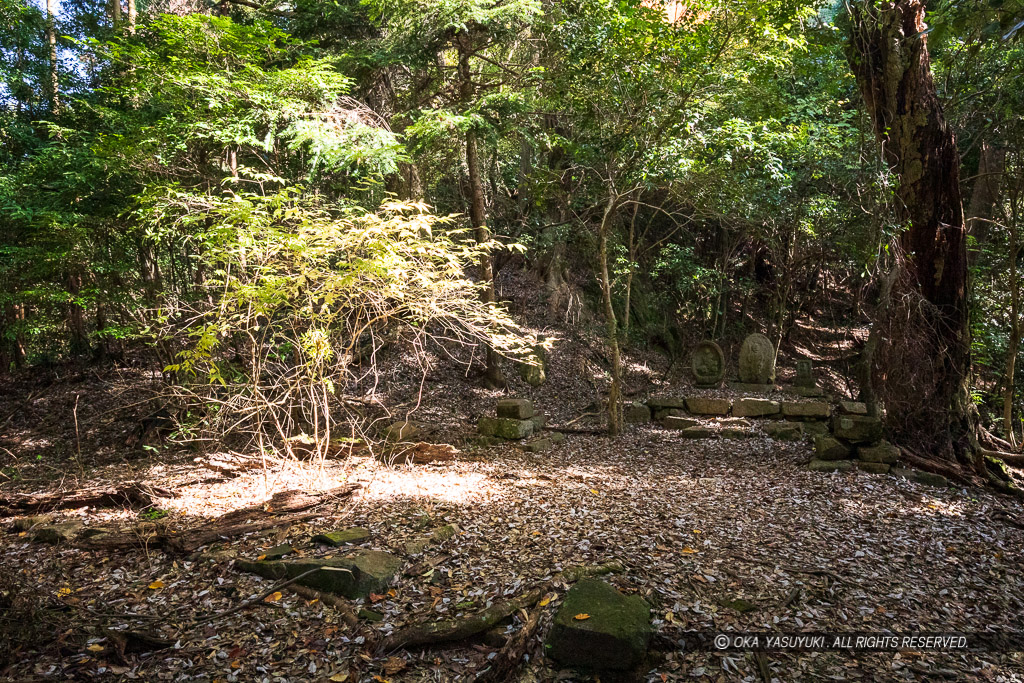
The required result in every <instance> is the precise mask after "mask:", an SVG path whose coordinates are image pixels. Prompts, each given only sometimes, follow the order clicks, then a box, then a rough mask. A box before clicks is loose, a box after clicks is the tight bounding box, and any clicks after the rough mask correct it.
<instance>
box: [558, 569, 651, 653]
mask: <svg viewBox="0 0 1024 683" xmlns="http://www.w3.org/2000/svg"><path fill="white" fill-rule="evenodd" d="M581 615H586V617H585V618H581V619H580V618H577V617H580V616H581ZM650 619H651V608H650V606H649V605H648V604H647V603H646V602H644V600H643V599H642V598H641V597H639V596H637V595H630V596H626V595H623V594H622V593H620V592H619V591H617V590H616V589H615V588H614V587H612V586H611V585H609V584H607V583H605V582H604V581H598V580H596V579H583V580H582V581H579V582H577V583H576V585H574V586H573V587H572V588H570V589H569V592H568V593H566V595H565V602H563V603H562V606H561V607H560V608H559V609H558V613H557V614H555V619H554V623H553V624H552V626H551V631H550V633H549V634H548V638H547V641H546V642H545V645H544V648H545V651H546V652H547V654H548V656H550V657H551V658H552V659H554V660H555V661H557V662H559V663H560V664H562V665H563V666H567V667H573V668H580V669H589V670H618V671H626V670H629V669H633V668H635V667H637V666H639V664H640V663H641V662H642V661H643V658H644V655H645V654H646V653H647V645H648V643H649V642H650V639H651V625H650Z"/></svg>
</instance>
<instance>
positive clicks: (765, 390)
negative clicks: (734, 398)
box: [729, 382, 778, 394]
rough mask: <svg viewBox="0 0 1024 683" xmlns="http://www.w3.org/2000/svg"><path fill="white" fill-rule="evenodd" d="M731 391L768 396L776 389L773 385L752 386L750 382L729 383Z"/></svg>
mask: <svg viewBox="0 0 1024 683" xmlns="http://www.w3.org/2000/svg"><path fill="white" fill-rule="evenodd" d="M729 388H730V389H732V390H733V391H745V392H747V393H750V394H770V393H772V392H773V391H776V390H777V389H778V387H777V386H775V385H774V384H753V383H751V382H729Z"/></svg>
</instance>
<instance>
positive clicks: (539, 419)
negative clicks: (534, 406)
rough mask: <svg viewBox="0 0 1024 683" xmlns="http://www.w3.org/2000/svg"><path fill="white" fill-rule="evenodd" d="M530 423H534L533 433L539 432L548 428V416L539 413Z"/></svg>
mask: <svg viewBox="0 0 1024 683" xmlns="http://www.w3.org/2000/svg"><path fill="white" fill-rule="evenodd" d="M530 422H532V423H533V431H535V432H539V431H540V430H542V429H544V427H546V426H547V424H548V416H547V415H545V414H544V413H537V414H536V415H534V416H533V417H531V418H530Z"/></svg>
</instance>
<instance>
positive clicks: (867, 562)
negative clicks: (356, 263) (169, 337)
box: [0, 426, 1024, 681]
mask: <svg viewBox="0 0 1024 683" xmlns="http://www.w3.org/2000/svg"><path fill="white" fill-rule="evenodd" d="M809 457H810V452H809V449H808V447H807V446H806V445H803V444H783V443H776V442H773V441H771V440H769V439H751V440H744V441H686V440H681V439H679V438H678V437H677V436H676V435H674V434H673V433H672V432H670V431H665V430H662V429H660V428H658V427H656V426H645V427H640V428H634V429H632V430H630V431H629V432H628V433H627V434H626V435H624V436H622V437H620V438H618V439H615V440H609V439H607V438H604V437H600V436H583V435H572V436H570V437H569V439H568V440H567V442H565V443H564V444H562V445H560V446H558V447H556V449H555V450H554V451H552V452H550V453H546V454H539V455H531V454H526V453H523V452H521V451H520V450H518V449H516V448H514V447H511V446H508V447H499V448H495V449H491V450H488V451H487V452H486V453H484V454H482V455H479V456H476V457H465V458H460V459H457V460H455V461H452V462H446V463H437V464H431V465H407V466H401V467H394V468H390V467H387V466H385V465H383V464H381V463H379V461H377V460H375V459H372V458H368V457H364V458H355V457H350V458H348V459H346V460H339V461H327V462H326V463H325V465H324V467H323V468H322V469H320V468H312V467H310V466H308V465H306V466H300V465H297V464H295V463H288V462H284V461H277V460H271V461H268V463H267V469H265V470H263V469H259V470H252V471H248V472H243V473H241V474H240V475H239V476H206V477H202V478H197V476H196V472H195V470H196V466H195V463H194V456H191V455H186V454H183V453H179V454H178V455H177V456H174V455H169V454H163V455H161V457H159V458H155V457H153V458H148V459H146V460H143V461H136V462H134V463H133V465H132V467H131V468H128V469H130V470H131V472H130V476H132V477H133V478H136V479H142V480H145V481H146V482H148V483H151V484H155V485H160V486H163V487H166V488H169V489H172V490H174V491H176V492H177V493H178V494H179V495H178V496H177V497H175V498H168V499H162V500H160V501H159V506H160V508H161V509H162V510H166V511H167V512H168V513H169V514H168V517H166V518H165V520H164V521H165V522H167V523H173V524H175V525H179V526H180V527H181V528H188V527H190V526H194V525H200V524H202V523H204V522H205V521H206V520H207V519H209V518H210V517H213V516H216V515H218V514H220V513H223V512H227V511H230V510H233V509H239V508H242V507H246V506H250V505H253V504H257V503H259V502H261V501H263V500H265V499H266V498H267V497H268V496H269V495H270V494H272V493H273V492H275V491H282V490H287V489H294V488H303V489H329V488H332V487H334V486H337V485H339V484H341V483H345V482H358V483H360V484H361V485H362V487H361V489H360V490H359V491H357V492H356V494H355V495H354V496H352V497H350V498H346V499H344V500H342V501H339V502H337V503H330V504H328V505H327V506H326V507H321V508H319V509H318V510H317V512H318V513H319V514H318V516H317V517H316V518H315V519H313V520H309V521H308V522H304V523H300V524H295V525H293V526H291V527H288V528H283V529H277V530H275V531H272V532H269V535H268V533H257V534H251V535H249V536H246V537H241V538H237V539H235V540H234V541H232V542H230V543H226V544H224V545H223V546H222V549H228V550H230V551H231V553H234V554H237V556H239V557H252V558H255V557H257V556H258V555H260V554H261V552H262V551H263V550H264V549H265V548H267V547H268V546H272V545H275V544H277V543H280V542H284V541H288V542H291V543H292V544H294V545H295V547H296V548H299V549H300V551H301V552H302V553H304V554H307V555H309V556H320V555H325V554H332V552H330V551H329V550H327V549H321V548H317V547H313V546H310V545H309V544H308V541H309V539H310V537H311V535H312V534H314V533H317V532H320V531H325V530H330V529H335V528H339V527H346V526H364V527H367V528H369V529H370V531H371V532H372V536H371V538H370V539H369V540H368V541H367V542H365V543H364V544H363V546H364V547H367V548H376V549H380V550H386V551H390V552H393V553H395V554H398V555H405V554H406V545H405V544H406V543H407V542H409V541H411V540H413V539H415V538H419V537H421V536H422V535H423V530H424V529H429V528H433V527H436V526H438V525H442V524H452V523H453V524H457V525H458V527H459V529H460V533H458V534H457V535H456V536H455V537H454V538H452V539H451V540H448V541H446V542H444V543H442V544H440V545H438V546H436V547H433V548H428V549H427V551H426V552H425V553H424V555H422V556H417V557H408V559H409V561H410V562H415V563H417V565H418V566H419V568H420V569H423V568H424V567H428V568H429V569H427V570H426V571H417V572H415V573H413V575H411V576H408V575H404V574H403V576H402V577H401V579H400V580H399V581H398V582H397V583H396V584H395V585H394V586H393V590H391V591H389V592H388V593H387V594H386V595H383V596H377V597H374V598H371V600H372V601H373V604H367V605H366V607H368V608H370V609H372V610H374V611H376V612H378V613H380V614H381V615H383V619H382V621H380V622H378V623H374V622H371V621H361V622H360V623H359V626H358V627H357V628H356V629H355V630H352V629H350V628H349V627H348V626H346V625H345V623H344V622H343V621H342V620H341V619H340V616H339V614H338V613H337V612H336V611H335V610H334V609H333V608H332V607H330V606H326V605H323V604H322V603H320V602H312V603H310V601H307V600H306V599H304V598H302V597H299V596H297V595H294V594H291V593H289V592H287V591H285V592H284V593H283V595H282V597H281V598H280V599H279V600H276V601H272V602H263V601H258V602H256V604H254V605H253V606H251V607H249V608H247V609H244V610H241V611H237V612H234V613H231V614H227V615H224V616H221V617H215V618H213V619H211V620H209V621H207V622H205V623H202V624H198V623H196V622H197V621H198V620H199V619H201V618H205V617H208V616H211V615H216V614H219V613H221V612H225V611H227V610H230V609H232V608H234V607H237V606H238V605H239V604H240V603H242V602H243V601H244V600H246V599H247V598H250V597H258V596H260V595H262V594H263V593H264V592H265V591H266V590H267V589H268V588H269V587H270V586H271V585H272V583H273V582H270V581H267V580H263V579H260V578H258V577H256V576H253V575H250V574H245V573H241V572H238V571H236V570H235V569H233V567H232V563H231V561H230V559H229V558H228V557H227V556H226V555H222V556H221V558H222V561H220V562H209V561H205V560H200V559H197V558H195V557H192V558H188V557H182V556H174V555H170V554H165V553H163V552H161V551H155V550H154V551H149V552H146V551H145V550H143V549H134V550H121V551H118V552H116V553H109V552H105V551H96V550H86V549H80V548H75V547H67V546H61V545H58V546H48V545H40V544H36V543H29V542H28V539H27V538H26V537H24V536H19V535H17V534H3V535H0V543H2V550H0V552H2V553H3V558H2V561H0V562H2V566H3V573H4V575H5V576H7V577H8V579H7V581H8V582H10V581H11V577H15V583H16V584H17V588H16V590H18V591H25V592H30V593H35V594H37V595H39V596H42V599H43V600H44V602H46V603H48V604H50V605H51V606H55V605H56V606H59V607H60V609H59V610H58V611H57V612H56V613H55V614H56V616H55V617H52V618H54V619H55V620H56V621H55V622H54V623H53V624H52V625H51V627H52V628H54V629H56V630H57V633H59V638H58V640H57V641H56V642H53V643H51V644H49V645H48V646H46V647H44V648H40V649H39V650H33V649H31V648H29V649H26V650H22V651H21V652H18V653H17V654H16V657H15V661H11V662H8V664H7V668H6V669H3V670H0V676H4V677H6V679H7V680H13V681H28V680H66V679H79V680H93V679H102V680H206V681H210V680H222V681H236V680H237V681H257V680H270V681H304V680H309V681H319V680H334V681H342V680H348V681H357V680H364V681H381V680H387V681H427V680H431V681H450V680H462V679H465V678H468V677H469V676H470V675H471V674H472V673H473V672H475V671H478V670H480V669H482V668H484V667H485V666H486V663H487V659H488V655H489V654H491V653H493V652H495V651H496V650H495V648H493V647H491V646H488V645H487V644H485V643H483V642H479V641H470V642H469V643H463V644H456V645H450V646H445V647H437V648H428V649H420V650H412V651H404V650H400V651H398V652H392V653H379V652H376V651H375V649H374V648H373V647H371V645H370V643H372V642H373V641H374V640H375V639H376V636H379V635H380V634H382V633H387V632H389V631H391V630H392V629H395V628H400V627H401V626H403V625H405V624H408V623H413V622H418V621H422V620H431V619H435V618H436V619H440V618H445V617H450V616H453V615H456V614H462V613H469V612H472V611H474V610H476V609H479V608H480V607H481V606H482V605H484V604H486V603H488V602H489V601H497V600H501V599H503V598H508V597H509V596H514V595H517V594H520V593H522V592H524V591H525V590H527V589H529V588H532V587H535V586H537V585H540V584H541V583H542V582H543V581H544V580H545V579H546V578H549V577H550V576H551V575H552V574H554V573H555V572H557V571H559V570H560V569H562V568H565V567H567V566H569V565H576V564H590V563H603V562H607V561H610V560H618V561H620V562H622V564H623V565H624V566H625V570H624V571H622V572H621V573H617V574H613V575H611V576H610V577H608V578H609V580H610V581H612V582H613V583H615V584H616V585H617V586H619V587H620V588H621V589H622V590H623V591H626V592H636V593H639V594H641V595H643V596H644V597H645V598H646V599H647V600H648V601H649V602H650V603H651V604H652V605H653V606H654V614H655V621H654V625H655V629H656V633H657V634H658V635H657V637H656V639H655V645H656V647H655V650H656V652H655V655H654V656H653V657H652V659H651V661H650V663H649V665H648V671H649V673H648V675H647V677H646V678H647V680H652V681H659V680H660V681H666V680H689V679H705V678H706V679H711V680H763V678H762V674H761V673H760V671H761V669H760V668H759V666H760V664H761V663H760V662H759V661H758V659H756V658H755V657H753V656H751V655H749V654H736V653H732V654H723V653H715V652H709V651H688V652H682V651H679V650H678V649H676V648H674V647H673V644H674V643H675V642H676V641H678V640H679V639H680V638H682V637H684V634H685V633H686V632H690V631H702V632H710V631H718V630H729V629H732V630H743V631H767V630H772V631H796V630H813V631H845V632H851V631H882V630H892V631H897V632H900V631H943V632H948V631H980V630H989V629H997V630H998V629H1013V628H1019V626H1020V619H1021V616H1022V615H1024V602H1022V598H1024V531H1022V530H1021V529H1020V528H1017V527H1015V526H1013V525H1010V524H1007V523H1006V522H1005V521H1002V519H1001V516H1002V515H1004V514H1009V515H1010V516H1011V517H1014V516H1015V513H1014V512H1013V511H1012V509H1011V508H1012V507H1013V506H1015V505H1016V504H1015V503H1013V502H1012V501H1010V500H1008V499H1004V498H1002V497H999V496H997V495H994V494H991V493H988V492H982V491H970V492H964V491H957V490H954V489H947V490H940V489H935V488H929V487H923V486H920V485H918V484H915V483H911V482H908V481H905V480H897V479H895V478H890V477H878V476H872V475H868V474H863V473H851V474H834V475H825V474H818V473H812V472H808V471H805V470H804V469H803V468H802V465H803V464H804V463H805V462H806V461H807V460H808V459H809ZM208 474H209V473H208ZM125 475H126V468H124V467H123V466H118V465H116V464H112V465H110V466H108V467H106V468H99V469H98V470H97V471H95V472H94V473H93V477H92V479H93V481H96V482H102V481H107V480H115V481H117V480H122V479H124V477H125ZM58 518H60V519H76V520H79V521H82V522H84V523H85V524H86V525H95V526H104V527H111V526H118V525H128V524H132V523H134V522H136V521H137V516H136V513H132V512H129V511H121V510H117V511H113V510H79V511H69V512H67V513H64V514H61V515H58ZM331 550H333V551H334V552H337V550H336V549H331ZM229 554H230V553H229ZM7 589H8V590H11V587H10V584H8V586H7ZM736 601H744V602H742V603H741V602H736ZM557 605H558V599H556V600H554V601H552V603H551V605H550V606H549V608H548V613H547V614H546V616H545V619H546V620H547V619H550V612H551V611H553V610H554V609H555V608H556V607H557ZM737 606H742V610H743V611H742V612H741V611H740V610H738V609H736V607H737ZM356 607H358V605H356ZM129 615H130V616H129ZM108 627H113V628H124V627H128V628H132V629H137V630H143V631H145V632H147V633H149V634H151V635H154V636H159V637H161V638H165V639H167V640H168V641H170V642H173V643H174V644H173V646H172V647H170V648H167V649H164V650H160V651H156V652H152V653H149V654H144V655H127V656H125V657H123V658H121V657H118V655H117V654H116V653H115V652H114V649H115V648H114V647H113V646H112V644H111V642H110V641H109V640H105V639H104V638H103V637H102V635H103V629H104V628H108ZM543 632H544V629H543V628H542V629H541V633H543ZM11 654H12V655H14V654H15V653H14V652H12V653H11ZM532 655H533V656H532V657H531V661H530V663H529V664H527V666H526V667H525V668H524V669H523V680H569V679H571V678H572V677H573V676H572V674H570V673H569V672H559V671H558V670H557V669H552V668H551V667H550V663H549V662H548V661H547V660H546V659H545V658H544V657H543V656H541V648H540V644H539V641H538V643H537V644H536V647H534V648H532ZM767 665H768V667H769V668H770V671H771V674H772V676H773V677H775V678H776V679H777V680H779V681H793V680H824V679H830V680H936V679H948V680H985V681H1019V680H1024V659H1022V655H1021V654H1019V653H1017V654H1010V653H1000V652H987V653H985V652H982V653H970V654H955V655H953V654H936V653H930V652H912V651H904V652H900V653H895V654H894V653H859V654H858V655H856V656H851V655H849V654H844V653H836V652H832V653H805V654H771V655H769V656H768V658H767Z"/></svg>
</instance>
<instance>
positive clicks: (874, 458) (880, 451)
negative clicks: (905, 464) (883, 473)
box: [857, 441, 900, 465]
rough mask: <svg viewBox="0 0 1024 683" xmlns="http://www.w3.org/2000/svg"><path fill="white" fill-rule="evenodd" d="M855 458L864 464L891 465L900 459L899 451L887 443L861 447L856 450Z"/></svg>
mask: <svg viewBox="0 0 1024 683" xmlns="http://www.w3.org/2000/svg"><path fill="white" fill-rule="evenodd" d="M857 457H858V458H860V459H861V460H863V461H864V462H883V463H886V464H889V465H891V464H893V463H894V462H896V461H897V460H899V457H900V449H899V448H897V447H896V446H893V445H892V444H891V443H889V442H888V441H879V442H878V443H877V444H876V445H874V446H861V447H860V448H858V449H857Z"/></svg>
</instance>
